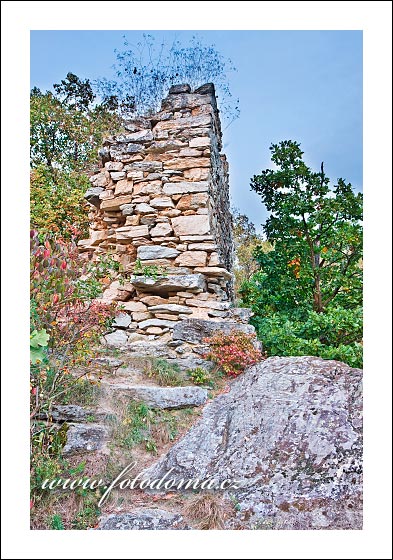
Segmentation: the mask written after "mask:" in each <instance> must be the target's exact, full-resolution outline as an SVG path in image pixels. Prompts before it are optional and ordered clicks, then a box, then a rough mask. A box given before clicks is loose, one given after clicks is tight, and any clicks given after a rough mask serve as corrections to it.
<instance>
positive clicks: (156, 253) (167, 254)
mask: <svg viewBox="0 0 393 560" xmlns="http://www.w3.org/2000/svg"><path fill="white" fill-rule="evenodd" d="M178 254H179V251H176V249H172V248H171V247H162V246H160V245H142V246H141V247H138V252H137V255H138V259H141V260H143V261H145V260H148V259H171V258H175V257H177V256H178Z"/></svg>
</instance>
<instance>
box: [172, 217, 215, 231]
mask: <svg viewBox="0 0 393 560" xmlns="http://www.w3.org/2000/svg"><path fill="white" fill-rule="evenodd" d="M171 221H172V226H173V230H174V232H175V235H178V236H180V235H205V234H208V233H210V222H209V216H199V215H195V216H178V217H177V218H172V220H171Z"/></svg>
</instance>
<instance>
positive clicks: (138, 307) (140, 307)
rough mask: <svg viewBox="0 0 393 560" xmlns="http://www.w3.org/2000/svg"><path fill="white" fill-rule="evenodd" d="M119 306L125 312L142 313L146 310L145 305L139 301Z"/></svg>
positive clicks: (124, 302) (126, 302) (127, 302)
mask: <svg viewBox="0 0 393 560" xmlns="http://www.w3.org/2000/svg"><path fill="white" fill-rule="evenodd" d="M121 306H122V308H123V309H126V310H127V311H139V312H143V311H146V310H147V307H146V305H145V304H144V303H142V302H140V301H123V302H122V303H121Z"/></svg>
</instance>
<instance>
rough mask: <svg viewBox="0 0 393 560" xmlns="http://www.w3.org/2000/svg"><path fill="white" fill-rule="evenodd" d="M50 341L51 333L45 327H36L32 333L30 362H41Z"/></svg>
mask: <svg viewBox="0 0 393 560" xmlns="http://www.w3.org/2000/svg"><path fill="white" fill-rule="evenodd" d="M48 342H49V334H48V333H47V332H46V330H45V329H40V330H39V331H37V330H36V329H34V330H33V332H32V333H31V334H30V362H31V363H32V364H37V363H40V362H42V361H43V360H44V358H45V356H46V348H47V346H48Z"/></svg>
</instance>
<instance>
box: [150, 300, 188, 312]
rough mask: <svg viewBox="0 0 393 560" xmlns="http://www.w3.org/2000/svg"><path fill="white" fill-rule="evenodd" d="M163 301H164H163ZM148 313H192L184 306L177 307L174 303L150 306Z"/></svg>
mask: <svg viewBox="0 0 393 560" xmlns="http://www.w3.org/2000/svg"><path fill="white" fill-rule="evenodd" d="M164 301H165V300H164ZM149 311H150V312H157V311H158V312H163V313H175V314H179V313H187V314H189V313H192V311H191V309H189V308H188V307H187V306H185V305H177V304H176V303H167V304H159V305H152V306H151V307H149Z"/></svg>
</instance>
